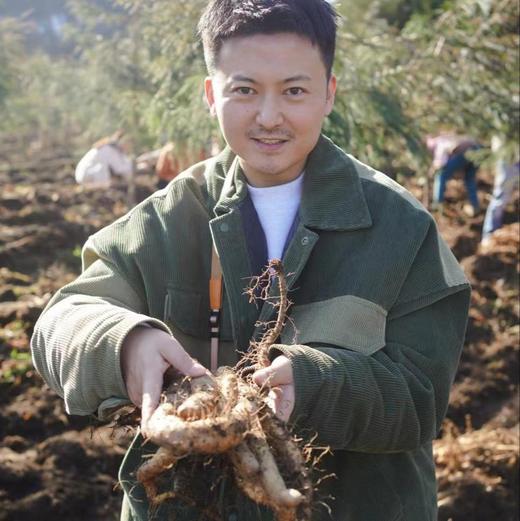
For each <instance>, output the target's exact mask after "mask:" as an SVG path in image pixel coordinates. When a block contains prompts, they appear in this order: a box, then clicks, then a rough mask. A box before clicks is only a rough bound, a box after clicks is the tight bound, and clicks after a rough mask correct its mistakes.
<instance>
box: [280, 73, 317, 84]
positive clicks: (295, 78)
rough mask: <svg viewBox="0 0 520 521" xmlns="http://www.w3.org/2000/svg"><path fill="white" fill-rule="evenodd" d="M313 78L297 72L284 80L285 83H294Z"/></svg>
mask: <svg viewBox="0 0 520 521" xmlns="http://www.w3.org/2000/svg"><path fill="white" fill-rule="evenodd" d="M311 80H312V78H311V77H310V76H307V75H306V74H297V75H296V76H291V77H290V78H287V79H286V80H283V82H284V83H292V82H293V81H311Z"/></svg>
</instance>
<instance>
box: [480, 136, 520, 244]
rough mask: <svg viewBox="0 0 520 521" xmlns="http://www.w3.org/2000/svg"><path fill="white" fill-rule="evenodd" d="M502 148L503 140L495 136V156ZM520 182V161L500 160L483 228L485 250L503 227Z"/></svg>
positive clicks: (496, 167)
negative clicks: (506, 212)
mask: <svg viewBox="0 0 520 521" xmlns="http://www.w3.org/2000/svg"><path fill="white" fill-rule="evenodd" d="M502 147H503V142H502V140H501V139H500V138H499V137H498V136H493V138H492V139H491V150H492V151H493V152H494V153H495V154H499V153H500V152H501V150H500V149H501V148H502ZM519 181H520V161H516V162H507V161H505V160H504V159H503V158H499V159H498V160H497V163H496V166H495V182H494V185H493V194H492V197H491V200H490V201H489V204H488V207H487V210H486V216H485V217H484V224H483V226H482V240H481V245H482V247H483V248H484V249H487V248H489V247H490V245H491V236H492V234H493V232H495V231H496V230H498V229H499V228H501V227H502V221H503V218H504V210H505V208H506V206H507V205H508V203H509V202H510V201H511V199H512V197H513V194H514V193H515V191H517V190H518V188H519Z"/></svg>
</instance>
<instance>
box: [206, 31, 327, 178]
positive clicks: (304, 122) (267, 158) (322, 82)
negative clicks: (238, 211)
mask: <svg viewBox="0 0 520 521" xmlns="http://www.w3.org/2000/svg"><path fill="white" fill-rule="evenodd" d="M216 69H217V70H216V72H215V74H214V75H213V76H212V77H211V78H206V81H205V90H206V99H207V101H208V104H209V106H210V109H211V113H212V115H216V116H217V117H218V120H219V123H220V128H221V130H222V133H223V134H224V138H225V139H226V141H227V143H228V145H229V146H230V147H231V149H232V150H233V152H235V154H237V156H238V157H239V159H240V164H241V166H242V169H243V170H244V173H245V175H246V177H247V179H248V181H249V183H250V184H252V185H254V186H260V187H262V186H273V185H277V184H283V183H287V182H289V181H292V180H293V179H295V178H296V177H298V175H299V174H300V173H301V172H302V170H303V168H304V166H305V161H306V159H307V156H308V155H309V153H310V152H311V150H312V149H313V148H314V146H315V145H316V143H317V141H318V138H319V135H320V131H321V125H322V122H323V119H324V118H325V116H327V115H328V114H329V113H330V111H331V110H332V106H333V103H334V93H335V90H336V78H335V77H334V76H332V77H331V78H330V80H329V81H327V75H326V69H325V65H324V64H323V61H322V59H321V55H320V51H319V48H318V47H317V46H313V45H312V43H311V41H310V40H308V39H306V38H302V37H300V36H298V35H295V34H290V33H280V34H272V35H264V34H259V35H254V36H244V37H239V38H231V39H229V40H227V41H225V42H224V44H223V45H222V48H221V50H220V53H219V56H218V63H217V68H216Z"/></svg>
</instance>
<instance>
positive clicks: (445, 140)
mask: <svg viewBox="0 0 520 521" xmlns="http://www.w3.org/2000/svg"><path fill="white" fill-rule="evenodd" d="M426 146H427V148H428V149H429V150H430V152H431V153H432V154H433V161H432V166H431V167H430V172H435V181H434V185H433V207H434V208H439V207H441V206H442V204H443V202H444V192H445V190H446V183H447V182H448V181H449V180H450V179H451V178H452V177H453V176H454V175H455V173H456V172H459V171H460V172H462V173H463V176H464V184H465V186H466V191H467V194H468V199H469V202H470V204H471V206H470V207H469V209H467V210H466V211H467V213H468V214H469V215H470V216H473V215H476V214H477V213H478V212H479V211H480V203H479V200H478V194H477V180H476V177H477V170H478V167H477V165H476V164H475V163H473V162H472V161H471V160H470V159H469V158H468V157H467V155H466V153H467V152H468V151H470V150H477V149H479V148H480V145H479V143H478V142H477V141H476V140H475V139H473V138H472V137H469V136H460V135H457V134H453V133H449V132H445V133H441V134H439V135H437V136H428V137H427V138H426Z"/></svg>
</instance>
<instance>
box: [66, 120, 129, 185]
mask: <svg viewBox="0 0 520 521" xmlns="http://www.w3.org/2000/svg"><path fill="white" fill-rule="evenodd" d="M128 152H129V143H128V141H127V139H126V137H125V134H124V132H123V131H121V130H118V131H117V132H115V133H114V134H112V135H111V136H107V137H105V138H102V139H100V140H99V141H97V142H96V143H94V144H93V145H92V148H91V149H90V150H89V151H88V152H87V153H86V154H85V155H84V156H83V157H82V158H81V160H80V161H79V163H78V165H77V166H76V171H75V179H76V182H77V183H79V184H81V185H85V186H88V187H92V188H107V187H109V186H110V183H111V180H112V176H119V177H122V178H123V179H125V180H126V181H131V179H132V175H133V168H132V160H131V158H130V157H129V156H128Z"/></svg>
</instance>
